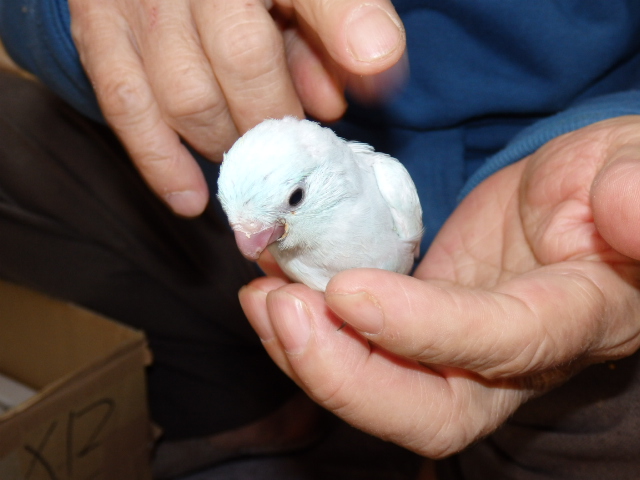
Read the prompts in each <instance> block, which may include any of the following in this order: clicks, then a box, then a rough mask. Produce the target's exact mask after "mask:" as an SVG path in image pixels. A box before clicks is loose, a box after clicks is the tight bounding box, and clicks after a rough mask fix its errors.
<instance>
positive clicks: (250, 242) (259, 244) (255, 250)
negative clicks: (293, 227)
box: [233, 223, 285, 261]
mask: <svg viewBox="0 0 640 480" xmlns="http://www.w3.org/2000/svg"><path fill="white" fill-rule="evenodd" d="M255 230H257V231H255V232H248V231H246V230H245V229H242V228H241V226H240V225H233V233H234V234H235V236H236V243H237V244H238V248H239V249H240V252H241V253H242V255H244V256H245V258H247V259H249V260H253V261H255V260H257V259H258V258H259V257H260V254H261V253H262V252H263V250H264V249H265V248H267V247H268V246H269V245H271V244H272V243H273V242H275V241H276V240H278V239H279V238H281V237H282V236H283V235H284V233H285V227H284V225H283V224H281V223H275V224H273V225H268V226H266V227H263V228H262V229H255Z"/></svg>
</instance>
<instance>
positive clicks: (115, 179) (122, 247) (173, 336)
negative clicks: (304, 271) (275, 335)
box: [0, 72, 295, 439]
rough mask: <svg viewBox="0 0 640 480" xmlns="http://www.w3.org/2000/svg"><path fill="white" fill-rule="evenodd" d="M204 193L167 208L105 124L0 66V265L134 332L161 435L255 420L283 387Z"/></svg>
mask: <svg viewBox="0 0 640 480" xmlns="http://www.w3.org/2000/svg"><path fill="white" fill-rule="evenodd" d="M215 201H216V200H215V199H212V202H211V205H210V206H209V208H208V210H207V211H206V212H205V214H204V215H202V216H201V217H199V218H197V219H193V220H188V219H184V218H179V217H177V216H175V215H173V214H172V213H171V212H170V211H169V210H168V208H167V207H165V206H164V205H163V204H162V203H161V202H160V201H159V200H158V199H157V198H156V197H155V196H154V195H153V194H152V193H151V192H150V191H149V189H148V188H147V186H146V185H145V184H144V182H143V181H142V180H141V178H140V177H139V175H138V173H137V171H136V170H135V168H134V167H133V166H132V164H131V162H130V160H129V159H128V157H127V155H126V153H125V151H124V150H123V148H122V147H121V146H120V144H119V143H118V141H117V139H116V138H115V137H114V136H113V135H112V133H111V132H110V131H109V130H108V129H107V128H106V127H104V126H102V125H98V124H96V123H93V122H91V121H89V120H87V119H85V118H83V117H82V116H80V115H79V114H77V113H76V112H75V111H73V110H72V109H71V108H69V107H67V106H66V105H65V104H63V103H62V102H61V101H60V100H58V99H57V98H55V97H54V96H53V95H52V94H50V93H49V92H48V91H46V90H45V89H44V88H43V87H41V86H39V85H38V84H36V83H35V82H31V81H28V80H24V79H22V78H19V77H16V76H14V75H11V74H8V73H4V72H0V277H1V278H3V279H6V280H9V281H12V282H15V283H19V284H22V285H26V286H28V287H32V288H34V289H37V290H40V291H42V292H45V293H48V294H50V295H53V296H56V297H59V298H61V299H65V300H70V301H72V302H75V303H78V304H80V305H83V306H85V307H87V308H89V309H92V310H94V311H97V312H100V313H102V314H104V315H107V316H109V317H111V318H113V319H115V320H119V321H121V322H123V323H126V324H129V325H131V326H134V327H136V328H140V329H142V330H144V331H145V332H146V334H147V336H148V338H149V344H150V347H151V350H152V353H153V357H154V363H153V365H152V366H151V367H150V368H149V372H148V385H149V397H150V407H151V413H152V417H153V419H154V420H155V421H156V422H157V423H158V424H159V425H160V426H161V427H163V428H164V429H165V432H166V437H167V438H168V439H178V438H185V437H193V436H201V435H208V434H212V433H216V432H219V431H223V430H227V429H230V428H234V427H237V426H240V425H242V424H245V423H247V422H250V421H252V420H255V419H257V418H259V417H261V416H263V415H265V414H266V413H268V412H270V411H272V410H274V409H275V408H277V407H278V406H279V405H281V404H282V403H283V402H284V401H285V400H287V399H288V398H289V397H290V395H291V394H292V393H293V391H294V388H295V387H294V386H293V384H292V383H291V382H290V381H289V380H288V379H287V378H286V377H285V376H284V375H283V374H282V373H281V372H280V371H279V370H278V369H277V367H275V365H274V364H273V362H272V361H271V360H270V359H269V358H268V356H267V355H266V354H265V353H264V351H263V349H262V346H261V345H260V342H259V340H258V338H257V336H256V335H255V333H254V332H253V331H252V330H251V327H250V326H249V324H248V322H247V320H246V319H245V317H244V315H243V313H242V310H241V308H240V305H239V302H238V298H237V291H238V289H239V288H240V286H242V285H244V284H246V283H247V282H248V281H249V280H251V279H252V278H253V277H255V276H256V269H255V266H254V265H253V264H250V263H248V262H246V261H245V260H244V259H243V258H242V256H241V255H240V254H239V253H238V250H237V247H236V246H235V243H234V239H233V235H232V234H231V233H230V231H229V229H228V228H227V224H226V220H225V219H224V218H223V217H222V214H221V212H220V209H219V206H218V205H216V204H215V203H214V202H215ZM0 301H2V299H1V298H0ZM43 321H46V319H43Z"/></svg>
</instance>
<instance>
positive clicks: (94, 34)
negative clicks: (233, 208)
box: [70, 2, 209, 216]
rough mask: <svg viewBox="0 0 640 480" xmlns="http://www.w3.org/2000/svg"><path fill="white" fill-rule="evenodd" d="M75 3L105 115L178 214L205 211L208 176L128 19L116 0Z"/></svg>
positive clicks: (84, 53)
mask: <svg viewBox="0 0 640 480" xmlns="http://www.w3.org/2000/svg"><path fill="white" fill-rule="evenodd" d="M70 7H71V9H72V14H73V17H72V18H73V33H74V40H75V41H76V44H77V47H78V52H79V53H80V57H81V59H82V63H83V66H84V68H85V70H86V71H87V74H88V76H89V78H90V79H91V81H92V83H93V85H94V88H95V91H96V95H97V98H98V101H99V103H100V106H101V109H102V111H103V114H104V116H105V119H106V120H107V122H108V123H109V125H110V126H111V127H112V128H113V130H114V132H115V133H116V134H117V135H118V137H119V138H120V140H121V141H122V143H123V144H124V146H125V148H126V149H127V151H128V152H129V154H130V155H131V157H132V160H133V162H134V164H135V166H136V167H137V168H138V170H139V171H140V174H141V175H142V177H143V178H144V179H145V181H146V182H147V183H148V184H149V186H150V187H151V188H152V189H153V190H154V191H155V192H156V194H157V195H158V196H159V197H160V198H162V199H163V200H164V201H165V202H166V203H167V204H169V205H170V207H171V208H172V209H173V210H174V211H175V212H176V213H178V214H181V215H185V216H194V215H198V214H200V213H201V212H202V211H203V210H204V208H205V206H206V204H207V201H208V198H209V192H208V188H207V184H206V182H205V180H204V176H203V174H202V171H201V170H200V168H199V167H198V165H197V163H196V161H195V160H194V159H193V157H192V156H191V154H190V153H189V152H188V150H187V149H186V148H185V146H184V145H183V144H182V143H181V141H180V138H179V136H178V134H177V133H176V132H175V131H173V129H171V128H170V127H169V126H168V125H167V124H166V123H165V121H164V120H163V118H162V114H161V112H160V109H159V107H158V104H157V103H156V100H155V98H154V96H153V93H152V91H151V88H150V85H149V81H148V79H147V77H146V75H145V73H144V71H143V67H142V63H141V60H140V58H139V57H138V55H137V53H136V51H135V48H134V46H133V45H132V44H131V41H130V38H131V35H130V32H129V31H128V26H127V25H128V24H127V22H126V21H125V19H124V18H122V16H121V14H120V12H119V11H118V10H117V8H116V7H115V6H114V5H113V4H111V3H106V4H105V3H102V2H97V3H96V2H89V3H87V2H80V3H77V2H70Z"/></svg>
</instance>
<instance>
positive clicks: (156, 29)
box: [136, 0, 238, 160]
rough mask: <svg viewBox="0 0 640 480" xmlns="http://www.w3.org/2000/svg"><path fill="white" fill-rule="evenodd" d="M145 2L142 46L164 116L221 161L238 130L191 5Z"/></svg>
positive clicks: (192, 142) (139, 24)
mask: <svg viewBox="0 0 640 480" xmlns="http://www.w3.org/2000/svg"><path fill="white" fill-rule="evenodd" d="M140 5H141V8H140V9H139V10H141V14H140V15H138V16H137V17H136V19H137V24H136V31H137V32H138V35H137V44H138V47H139V48H140V50H141V56H142V58H144V67H145V72H146V73H147V75H148V77H149V82H150V84H151V87H152V90H153V93H154V96H155V98H156V99H157V102H158V104H159V105H160V109H161V111H162V114H163V118H164V119H165V121H166V122H167V124H169V125H170V126H171V127H172V128H173V129H175V130H176V131H177V132H178V133H179V134H180V136H182V138H184V139H185V140H186V141H187V142H188V143H189V144H190V145H191V146H192V147H194V148H195V149H196V150H198V151H199V152H200V153H202V154H203V155H204V156H206V157H207V158H209V159H211V160H221V159H222V153H223V152H224V151H225V150H227V149H228V148H229V147H230V146H231V145H232V143H233V142H234V141H235V140H236V139H237V137H238V131H237V130H236V128H235V125H234V123H233V120H232V118H231V115H230V114H229V111H228V109H227V104H226V101H225V99H224V97H223V95H222V91H221V90H220V87H219V86H218V83H217V81H216V78H215V76H214V74H213V70H212V68H211V66H210V65H209V61H208V59H207V57H206V55H205V54H204V52H203V50H202V45H201V43H200V40H199V38H198V32H197V31H196V29H195V26H194V24H193V18H192V12H191V9H190V5H189V3H188V2H184V1H180V2H175V1H172V0H165V1H159V2H153V3H151V2H148V1H144V2H141V3H140Z"/></svg>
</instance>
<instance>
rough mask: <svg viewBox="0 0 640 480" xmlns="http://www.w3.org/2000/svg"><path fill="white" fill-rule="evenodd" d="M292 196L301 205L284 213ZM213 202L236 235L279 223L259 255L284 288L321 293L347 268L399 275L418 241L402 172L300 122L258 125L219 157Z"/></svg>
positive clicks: (413, 195) (416, 210) (418, 216)
mask: <svg viewBox="0 0 640 480" xmlns="http://www.w3.org/2000/svg"><path fill="white" fill-rule="evenodd" d="M297 188H301V189H303V190H304V197H303V199H302V201H301V202H300V204H299V205H297V206H294V207H292V206H290V205H289V198H290V197H291V194H292V192H293V191H294V190H295V189H297ZM218 197H219V199H220V201H221V203H222V206H223V208H224V210H225V212H226V214H227V216H228V218H229V221H230V222H231V225H232V226H233V227H234V228H236V229H242V228H250V227H249V226H250V225H274V224H277V223H280V224H286V225H287V233H286V235H285V236H284V237H282V238H281V239H280V240H278V241H276V242H275V243H272V244H271V245H269V247H268V248H269V251H270V252H271V253H272V254H273V256H274V257H275V259H276V261H277V262H278V264H279V265H280V267H281V268H282V269H283V271H284V272H285V273H286V274H287V275H289V276H290V277H291V278H292V279H293V280H295V281H299V282H302V283H304V284H306V285H308V286H309V287H311V288H314V289H316V290H321V291H324V289H325V287H326V284H327V283H328V281H329V280H330V279H331V277H332V276H333V275H335V274H336V273H338V272H340V271H342V270H346V269H349V268H358V267H372V268H382V269H385V270H391V271H396V272H400V273H409V272H410V270H411V268H412V266H413V261H414V255H415V253H416V252H417V249H418V246H419V243H420V239H421V236H422V210H421V208H420V203H419V200H418V195H417V192H416V189H415V186H414V184H413V182H412V180H411V178H410V176H409V174H408V172H407V171H406V169H405V168H404V167H403V166H402V164H401V163H400V162H398V161H397V160H395V159H393V158H391V157H389V156H388V155H385V154H381V153H376V152H374V151H373V149H372V148H371V147H370V146H368V145H365V144H361V143H355V142H347V141H345V140H343V139H341V138H339V137H338V136H336V135H335V133H334V132H333V131H332V130H330V129H328V128H323V127H321V126H320V125H318V124H316V123H314V122H310V121H308V120H298V119H295V118H292V117H287V118H284V119H282V120H266V121H264V122H262V123H261V124H259V125H258V126H256V127H255V128H253V129H252V130H250V131H249V132H247V133H246V134H245V135H244V136H243V137H242V138H240V139H239V140H238V141H237V142H236V144H235V145H234V146H233V147H232V148H231V150H230V151H229V152H228V153H227V154H226V155H225V159H224V161H223V163H222V167H221V169H220V178H219V180H218ZM243 231H246V230H243Z"/></svg>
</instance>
